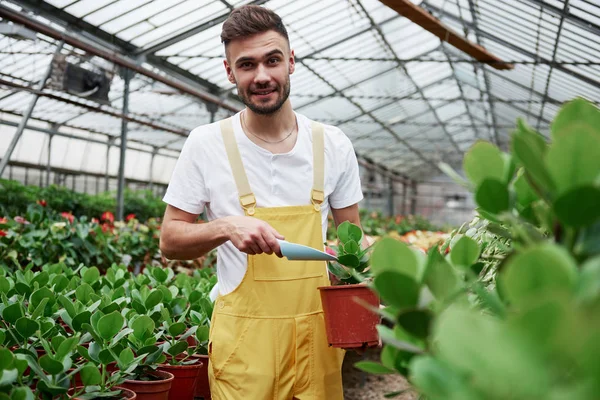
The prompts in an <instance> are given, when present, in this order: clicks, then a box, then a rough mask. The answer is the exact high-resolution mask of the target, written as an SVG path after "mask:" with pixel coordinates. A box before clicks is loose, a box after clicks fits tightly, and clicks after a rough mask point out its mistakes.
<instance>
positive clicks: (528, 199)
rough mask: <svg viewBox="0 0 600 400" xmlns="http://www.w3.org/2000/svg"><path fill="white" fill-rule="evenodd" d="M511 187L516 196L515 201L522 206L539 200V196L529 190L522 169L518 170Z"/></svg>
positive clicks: (529, 187)
mask: <svg viewBox="0 0 600 400" xmlns="http://www.w3.org/2000/svg"><path fill="white" fill-rule="evenodd" d="M513 185H514V188H515V192H516V194H517V201H518V202H519V204H521V205H522V206H528V205H529V204H531V203H533V202H534V201H536V200H538V199H539V196H538V195H537V194H536V193H535V191H534V190H533V189H532V188H531V186H530V185H529V182H527V178H526V177H525V173H524V170H523V169H520V170H519V172H518V174H517V179H515V182H514V184H513Z"/></svg>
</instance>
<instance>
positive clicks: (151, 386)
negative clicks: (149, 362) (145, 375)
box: [121, 371, 175, 400]
mask: <svg viewBox="0 0 600 400" xmlns="http://www.w3.org/2000/svg"><path fill="white" fill-rule="evenodd" d="M149 375H152V376H153V377H155V378H158V379H157V380H152V381H142V380H134V379H127V380H126V381H125V382H123V383H122V384H121V386H122V387H124V388H126V389H129V390H131V391H133V392H135V393H136V394H137V400H168V398H169V390H170V389H171V385H172V383H173V379H174V378H175V377H174V376H173V374H171V373H170V372H166V371H152V372H150V373H149Z"/></svg>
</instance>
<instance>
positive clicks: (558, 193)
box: [346, 99, 600, 400]
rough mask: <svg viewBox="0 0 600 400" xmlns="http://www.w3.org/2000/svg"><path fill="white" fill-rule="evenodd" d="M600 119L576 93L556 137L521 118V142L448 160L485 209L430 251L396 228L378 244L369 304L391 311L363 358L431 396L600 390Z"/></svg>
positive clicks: (574, 395)
mask: <svg viewBox="0 0 600 400" xmlns="http://www.w3.org/2000/svg"><path fill="white" fill-rule="evenodd" d="M599 127H600V110H599V109H598V108H597V107H595V106H594V105H593V104H591V103H589V102H587V101H585V100H583V99H576V100H574V101H571V102H569V103H567V104H565V105H564V106H563V107H562V108H561V110H560V111H559V113H558V115H557V116H556V117H555V119H554V121H553V123H552V126H551V137H550V139H551V142H550V143H547V140H546V139H545V138H544V137H543V136H542V135H540V134H539V133H537V132H535V131H534V130H533V129H532V128H531V127H529V126H527V125H526V124H525V123H524V122H523V121H521V120H519V122H518V124H517V128H516V130H515V131H514V132H513V133H512V135H511V142H510V152H503V151H501V150H500V149H498V148H497V147H496V146H494V145H493V144H491V143H487V142H483V141H480V142H477V143H476V144H475V145H474V146H473V147H472V148H471V149H470V150H469V152H468V153H467V154H466V156H465V158H464V162H463V168H464V172H465V175H466V177H467V179H466V180H464V179H463V178H461V177H460V176H459V175H458V174H456V173H455V172H453V171H451V170H449V168H448V166H443V168H445V169H446V170H447V171H448V172H449V174H450V175H451V176H453V177H454V178H455V179H456V180H457V181H458V182H460V183H461V184H463V185H464V186H465V187H467V188H469V189H470V190H471V191H472V192H473V193H474V197H475V200H476V202H477V205H478V207H479V208H478V213H479V216H478V218H477V219H476V220H474V221H473V222H472V223H471V224H468V225H466V226H464V227H461V229H458V230H456V231H455V232H454V233H453V234H452V235H451V237H450V239H449V240H448V241H447V243H446V244H445V245H444V246H442V248H441V249H440V248H438V247H437V246H435V247H432V248H431V249H430V250H429V252H428V253H427V255H423V254H422V253H420V252H417V251H413V250H412V249H411V248H409V247H408V246H407V245H406V244H404V243H402V242H399V241H397V240H393V239H391V238H384V239H382V240H380V241H379V242H378V243H377V244H376V245H375V246H374V248H373V250H372V253H371V255H370V257H369V269H368V271H370V273H371V275H372V278H373V279H372V281H371V282H370V283H369V287H370V288H371V289H372V290H373V291H374V292H376V293H377V295H378V296H379V297H380V298H381V302H382V303H383V305H384V307H383V308H381V309H379V308H378V307H369V306H367V307H368V308H369V309H370V310H371V311H372V312H373V313H377V314H379V315H380V316H381V317H382V318H383V319H384V320H385V321H386V323H385V324H380V325H379V326H377V331H378V333H379V335H380V337H381V339H382V340H383V342H384V343H385V347H384V348H383V351H382V353H381V362H380V363H373V362H361V363H359V364H357V366H358V367H359V368H362V369H364V370H365V371H369V372H372V373H382V374H387V373H400V374H402V375H404V376H406V377H408V378H409V380H410V382H411V383H412V385H413V386H414V387H415V388H416V390H417V391H418V392H420V393H421V395H423V396H426V397H427V398H428V399H432V400H436V399H440V400H441V399H443V400H448V399H456V400H458V399H460V400H464V399H469V400H494V399H498V400H500V399H514V400H525V399H527V400H535V399H540V400H542V399H544V400H548V399H550V400H561V399H569V400H591V399H595V398H597V396H598V393H600V383H599V382H600V381H599V380H598V378H597V377H598V371H599V366H600V364H599V363H598V360H600V347H599V346H598V345H597V343H598V340H597V338H598V337H599V335H600V318H599V316H600V246H599V243H600V128H599ZM447 250H448V252H447ZM446 253H447V254H446ZM353 262H354V264H353V265H352V266H353V267H354V266H356V265H357V267H354V269H355V270H356V272H357V273H358V272H360V271H358V270H360V269H361V268H362V266H361V264H357V263H356V260H355V259H353ZM346 267H347V266H346ZM357 268H358V270H357ZM355 275H356V274H355V273H354V271H352V274H351V276H352V277H354V276H355ZM395 394H399V393H391V394H390V397H393V396H394V395H395Z"/></svg>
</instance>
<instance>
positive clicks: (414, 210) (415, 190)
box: [410, 181, 417, 215]
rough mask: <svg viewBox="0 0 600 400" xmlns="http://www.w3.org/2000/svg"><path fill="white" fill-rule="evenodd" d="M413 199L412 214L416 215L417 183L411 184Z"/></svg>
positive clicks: (411, 199)
mask: <svg viewBox="0 0 600 400" xmlns="http://www.w3.org/2000/svg"><path fill="white" fill-rule="evenodd" d="M410 186H411V198H410V213H411V214H412V215H415V214H416V213H417V181H412V183H411V185H410Z"/></svg>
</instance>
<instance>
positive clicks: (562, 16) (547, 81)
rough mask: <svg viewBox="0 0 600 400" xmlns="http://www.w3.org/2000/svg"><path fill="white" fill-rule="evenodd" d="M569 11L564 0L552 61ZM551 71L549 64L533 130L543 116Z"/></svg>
mask: <svg viewBox="0 0 600 400" xmlns="http://www.w3.org/2000/svg"><path fill="white" fill-rule="evenodd" d="M568 13H569V0H566V1H565V5H564V6H563V11H562V13H561V14H560V22H559V23H558V30H557V31H556V39H555V40H554V49H553V50H552V61H554V60H556V52H557V51H558V44H559V43H560V34H561V33H562V30H563V26H564V22H565V16H566V15H567V14H568ZM552 71H554V66H553V65H551V66H550V70H549V71H548V76H547V77H546V86H545V88H544V97H542V106H541V107H540V115H539V117H538V119H537V123H536V125H535V130H536V131H539V130H540V123H541V122H542V117H543V116H544V109H545V108H546V98H547V97H548V90H550V80H551V79H552Z"/></svg>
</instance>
